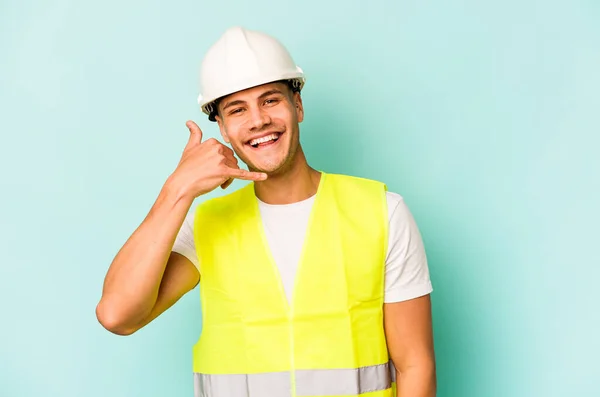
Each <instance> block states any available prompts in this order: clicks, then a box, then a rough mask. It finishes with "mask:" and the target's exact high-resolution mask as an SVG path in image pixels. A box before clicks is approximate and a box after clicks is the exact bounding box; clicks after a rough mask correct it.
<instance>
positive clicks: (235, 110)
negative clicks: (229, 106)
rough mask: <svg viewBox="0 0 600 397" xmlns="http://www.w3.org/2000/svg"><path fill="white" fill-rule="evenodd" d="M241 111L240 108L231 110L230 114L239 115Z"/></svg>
mask: <svg viewBox="0 0 600 397" xmlns="http://www.w3.org/2000/svg"><path fill="white" fill-rule="evenodd" d="M242 110H243V109H242V108H237V109H233V110H232V111H231V113H230V114H235V113H240V112H241V111H242Z"/></svg>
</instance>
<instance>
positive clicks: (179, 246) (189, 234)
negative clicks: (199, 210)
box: [171, 211, 200, 271]
mask: <svg viewBox="0 0 600 397" xmlns="http://www.w3.org/2000/svg"><path fill="white" fill-rule="evenodd" d="M194 218H195V211H190V212H189V213H188V214H187V215H186V217H185V220H184V221H183V224H182V225H181V229H179V232H178V233H177V237H175V243H174V244H173V248H172V249H171V251H173V252H177V253H178V254H181V255H183V256H185V257H186V258H188V259H189V260H190V261H191V262H192V263H193V264H194V266H196V268H197V269H198V271H200V263H199V261H198V254H197V252H196V244H195V243H194Z"/></svg>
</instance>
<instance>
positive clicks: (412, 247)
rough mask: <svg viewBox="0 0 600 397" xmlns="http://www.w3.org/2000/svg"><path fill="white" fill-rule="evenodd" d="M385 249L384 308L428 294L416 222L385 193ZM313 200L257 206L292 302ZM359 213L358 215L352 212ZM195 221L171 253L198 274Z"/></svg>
mask: <svg viewBox="0 0 600 397" xmlns="http://www.w3.org/2000/svg"><path fill="white" fill-rule="evenodd" d="M386 196H387V204H388V216H389V233H388V234H389V237H388V238H389V243H388V252H387V257H386V264H385V266H386V270H385V297H384V301H385V302H386V303H392V302H400V301H404V300H408V299H413V298H417V297H419V296H423V295H426V294H428V293H430V292H432V291H433V288H432V284H431V280H430V277H429V269H428V265H427V257H426V255H425V249H424V246H423V241H422V239H421V235H420V233H419V229H418V228H417V225H416V223H415V220H414V218H413V216H412V214H411V213H410V211H409V209H408V207H407V205H406V203H405V202H404V199H403V198H402V196H400V195H399V194H397V193H392V192H387V193H386ZM314 198H315V196H312V197H311V198H308V199H306V200H303V201H300V202H297V203H293V204H284V205H272V204H267V203H264V202H262V201H260V200H259V201H258V204H259V209H260V214H261V217H262V222H263V225H264V229H265V233H266V237H267V242H268V244H269V248H270V250H271V252H272V255H273V258H274V260H275V263H276V264H277V267H278V268H279V272H280V275H281V279H282V282H283V286H284V289H285V293H286V295H287V298H288V301H291V295H292V288H293V285H294V276H295V275H296V268H297V265H298V261H299V258H300V251H301V250H302V246H303V243H304V241H303V240H304V235H305V231H306V228H307V225H308V219H309V215H310V212H311V208H312V204H313V202H314ZM357 210H360V209H357ZM194 216H195V211H190V213H189V214H188V215H187V216H186V218H185V221H184V222H183V225H182V227H181V229H180V231H179V233H178V234H177V238H176V239H175V244H174V246H173V251H174V252H177V253H179V254H181V255H183V256H185V257H187V258H188V259H189V260H190V261H191V262H192V263H193V264H194V265H195V266H196V267H197V268H198V271H199V272H200V273H201V264H200V263H199V261H198V256H197V253H196V248H195V244H194V233H193V227H194Z"/></svg>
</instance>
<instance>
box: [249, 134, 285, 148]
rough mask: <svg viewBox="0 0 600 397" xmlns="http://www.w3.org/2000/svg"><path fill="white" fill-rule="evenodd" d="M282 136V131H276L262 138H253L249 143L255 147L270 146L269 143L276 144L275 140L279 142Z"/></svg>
mask: <svg viewBox="0 0 600 397" xmlns="http://www.w3.org/2000/svg"><path fill="white" fill-rule="evenodd" d="M280 136H281V133H279V132H275V133H273V134H269V135H265V136H263V137H260V138H255V139H252V140H250V141H248V143H247V144H248V145H250V146H252V147H253V148H255V149H258V148H260V147H264V146H269V145H272V144H274V143H275V142H277V141H278V140H279V137H280Z"/></svg>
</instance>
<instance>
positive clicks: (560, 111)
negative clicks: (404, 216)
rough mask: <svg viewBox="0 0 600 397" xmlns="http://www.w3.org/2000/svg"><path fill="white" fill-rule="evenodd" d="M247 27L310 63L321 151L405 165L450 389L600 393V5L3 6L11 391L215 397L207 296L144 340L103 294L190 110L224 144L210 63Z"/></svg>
mask: <svg viewBox="0 0 600 397" xmlns="http://www.w3.org/2000/svg"><path fill="white" fill-rule="evenodd" d="M232 25H243V26H246V27H248V28H252V29H260V30H264V31H266V32H268V33H271V34H273V35H275V36H277V37H278V38H279V39H281V40H282V41H283V42H284V44H285V45H286V46H287V47H288V48H289V49H290V51H291V52H292V54H293V56H294V58H295V60H296V61H297V62H298V63H299V64H300V66H301V67H302V68H303V69H304V71H305V72H306V73H307V75H308V81H307V85H306V89H305V91H304V93H303V97H304V104H305V110H306V120H305V122H304V123H303V124H302V126H301V134H302V135H301V137H302V143H303V145H304V147H305V150H306V152H307V154H308V158H309V161H310V162H311V164H312V165H313V166H315V167H316V168H319V169H322V170H324V171H327V172H341V173H348V174H354V175H359V176H364V177H369V178H376V179H380V180H383V181H385V182H386V183H387V184H388V186H389V188H390V190H393V191H396V192H398V193H400V194H402V195H403V196H404V197H405V199H406V201H407V203H408V205H409V207H410V208H411V210H412V212H413V213H414V215H415V218H416V220H417V222H418V224H419V226H420V228H421V232H422V234H423V238H424V240H425V244H426V249H427V253H428V257H429V262H430V269H431V275H432V280H433V284H434V289H435V291H434V293H433V296H432V298H433V304H434V323H435V324H434V325H435V338H436V340H435V341H436V353H437V360H438V376H439V393H438V395H439V396H440V397H531V396H540V397H541V396H544V397H547V396H548V397H549V396H595V395H600V387H599V386H598V384H597V383H598V380H599V379H600V369H599V368H600V366H599V365H598V361H597V360H598V357H599V355H600V345H599V342H598V326H599V324H600V321H599V315H598V313H599V312H600V311H599V310H598V308H597V307H596V306H597V304H598V302H599V301H600V292H599V289H598V287H597V282H598V278H599V276H600V271H599V270H598V269H599V267H600V255H599V253H598V248H597V247H598V238H599V237H600V233H599V232H598V224H599V221H600V216H599V215H600V213H599V210H598V200H599V198H600V197H599V196H600V194H599V193H600V182H599V181H600V177H599V174H600V157H599V155H598V147H599V144H600V139H599V138H598V136H599V133H600V116H599V115H600V98H599V92H600V3H599V2H597V1H593V0H588V1H567V0H563V1H561V0H556V1H533V0H527V1H516V0H506V1H475V0H465V1H455V2H448V1H439V2H418V1H391V0H390V1H385V0H374V1H369V2H366V1H365V2H360V3H355V4H353V3H351V2H349V1H341V0H338V1H315V0H309V1H304V2H290V1H281V0H279V1H252V2H244V1H240V0H232V1H227V2H218V1H212V2H204V1H189V0H184V1H169V2H168V1H127V2H118V1H116V0H108V1H104V2H91V1H74V0H73V1H67V0H54V1H40V0H29V1H15V0H13V1H10V0H2V2H1V3H0V45H1V51H0V56H1V58H0V70H1V73H0V84H1V85H0V131H1V133H2V141H1V142H2V143H1V145H0V166H1V170H2V180H1V186H2V187H1V189H2V194H1V202H0V211H1V222H0V244H1V245H0V247H1V252H2V259H1V265H0V305H1V309H2V317H1V319H2V320H1V324H0V325H1V326H0V395H1V396H3V397H34V396H41V395H44V396H56V397H82V396H86V397H106V396H111V397H133V396H144V397H151V396H156V397H159V396H160V397H164V396H169V397H170V396H191V395H192V390H193V387H192V376H191V347H192V345H193V344H194V342H195V341H196V339H197V338H198V336H199V333H200V331H201V325H202V324H201V317H200V315H201V313H200V303H199V295H198V289H195V290H194V291H192V292H191V293H190V294H188V295H186V296H185V297H184V298H183V299H182V300H181V301H180V302H178V303H177V304H176V305H175V306H174V307H173V308H172V309H171V310H169V311H168V312H167V313H165V314H164V315H163V316H161V317H159V318H158V319H157V320H156V321H155V322H154V323H152V324H151V325H149V326H148V327H146V328H144V329H143V330H141V331H140V332H139V333H137V334H135V335H133V336H130V337H119V336H115V335H112V334H109V333H108V332H107V331H105V330H104V329H103V328H102V327H101V326H100V325H99V324H98V322H97V321H96V318H95V313H94V309H95V305H96V303H97V301H98V299H99V297H100V291H101V287H102V281H103V277H104V275H105V272H106V270H107V267H108V266H109V264H110V262H111V260H112V258H113V257H114V255H115V254H116V252H117V250H118V249H119V248H120V247H121V245H122V244H123V243H124V242H125V240H126V239H127V238H128V237H129V235H130V234H131V232H133V230H134V229H135V228H136V227H137V226H138V225H139V223H140V222H141V221H142V220H143V218H144V216H145V215H146V213H147V211H148V209H149V208H150V206H151V205H152V203H153V201H154V199H155V198H156V195H157V194H158V191H159V190H160V187H161V186H162V184H163V182H164V181H165V178H166V177H167V176H168V175H169V174H170V173H171V172H172V171H173V169H174V167H175V166H176V164H177V162H178V160H179V155H180V154H181V151H182V150H183V147H184V145H185V143H186V141H187V138H188V131H187V129H186V127H185V122H186V120H188V119H193V120H195V121H196V122H198V123H199V125H200V126H201V128H202V129H203V130H204V132H205V136H207V137H210V136H215V137H216V136H218V132H217V128H216V126H215V125H214V124H212V123H210V122H208V121H207V120H206V118H205V116H204V115H203V114H202V113H201V112H200V110H199V109H198V108H197V104H196V97H197V95H198V79H197V76H198V66H199V64H200V61H201V59H202V56H203V55H204V52H205V51H206V49H207V48H208V46H209V45H210V44H211V43H212V42H214V41H215V40H216V39H217V38H218V37H219V36H220V35H221V34H222V33H223V31H224V30H225V29H226V28H228V27H230V26H232ZM239 186H241V184H240V183H239V182H236V184H234V185H233V186H232V188H237V187H239ZM214 194H222V192H219V191H217V192H215V193H214Z"/></svg>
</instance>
